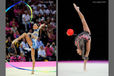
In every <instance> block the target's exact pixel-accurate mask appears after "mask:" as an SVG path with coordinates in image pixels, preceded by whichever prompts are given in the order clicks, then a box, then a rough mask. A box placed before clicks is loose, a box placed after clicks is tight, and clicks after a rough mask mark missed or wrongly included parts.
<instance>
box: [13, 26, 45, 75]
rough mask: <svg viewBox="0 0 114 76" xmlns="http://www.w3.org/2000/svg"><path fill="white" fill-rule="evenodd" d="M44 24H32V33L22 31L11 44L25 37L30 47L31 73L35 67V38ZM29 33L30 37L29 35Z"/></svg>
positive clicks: (36, 46)
mask: <svg viewBox="0 0 114 76" xmlns="http://www.w3.org/2000/svg"><path fill="white" fill-rule="evenodd" d="M43 26H45V24H41V25H40V26H37V24H34V25H33V30H34V32H33V33H23V34H22V35H21V36H19V37H18V38H17V39H15V40H14V41H13V42H12V44H14V43H16V42H18V41H19V40H21V39H23V38H25V39H26V41H27V43H28V44H29V46H30V47H31V57H32V74H34V67H35V50H36V49H38V45H37V43H36V42H37V39H38V36H39V30H40V29H41V28H42V27H43ZM30 35H31V37H30Z"/></svg>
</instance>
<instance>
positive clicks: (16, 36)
mask: <svg viewBox="0 0 114 76" xmlns="http://www.w3.org/2000/svg"><path fill="white" fill-rule="evenodd" d="M19 36H20V34H19V31H18V30H17V31H16V32H15V33H14V38H18V37H19Z"/></svg>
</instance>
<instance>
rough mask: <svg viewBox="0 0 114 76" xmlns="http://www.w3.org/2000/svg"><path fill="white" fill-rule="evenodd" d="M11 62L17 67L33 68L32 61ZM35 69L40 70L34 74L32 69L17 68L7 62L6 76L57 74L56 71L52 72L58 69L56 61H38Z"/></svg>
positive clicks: (54, 75) (47, 75)
mask: <svg viewBox="0 0 114 76" xmlns="http://www.w3.org/2000/svg"><path fill="white" fill-rule="evenodd" d="M10 64H12V65H14V66H16V67H21V68H26V69H32V68H31V66H32V63H31V62H10ZM35 70H38V71H40V72H35V73H34V74H33V75H32V74H31V71H26V70H20V69H16V68H14V67H11V66H10V65H9V64H8V63H6V76H56V72H50V71H56V62H53V61H52V62H36V64H35Z"/></svg>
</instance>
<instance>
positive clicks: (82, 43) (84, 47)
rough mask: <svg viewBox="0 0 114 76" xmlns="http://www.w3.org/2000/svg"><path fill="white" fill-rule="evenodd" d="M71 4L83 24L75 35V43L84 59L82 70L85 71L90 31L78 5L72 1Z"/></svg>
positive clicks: (89, 44)
mask: <svg viewBox="0 0 114 76" xmlns="http://www.w3.org/2000/svg"><path fill="white" fill-rule="evenodd" d="M73 5H74V8H75V10H76V11H77V13H78V15H79V17H80V19H81V22H82V25H83V32H82V33H80V34H78V35H77V36H76V38H75V45H76V47H77V50H76V51H77V53H78V54H79V55H81V56H82V59H84V70H85V71H86V63H87V61H88V56H89V53H90V48H91V36H90V35H91V32H90V29H89V27H88V24H87V22H86V20H85V18H84V16H83V14H82V13H81V12H80V9H79V7H78V6H77V5H76V4H75V3H73Z"/></svg>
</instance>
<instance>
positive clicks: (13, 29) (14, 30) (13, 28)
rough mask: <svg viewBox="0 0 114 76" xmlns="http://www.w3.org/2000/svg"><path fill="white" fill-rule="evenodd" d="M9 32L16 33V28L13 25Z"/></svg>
mask: <svg viewBox="0 0 114 76" xmlns="http://www.w3.org/2000/svg"><path fill="white" fill-rule="evenodd" d="M11 30H12V31H13V33H15V32H16V30H17V27H16V26H15V24H12V28H11Z"/></svg>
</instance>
